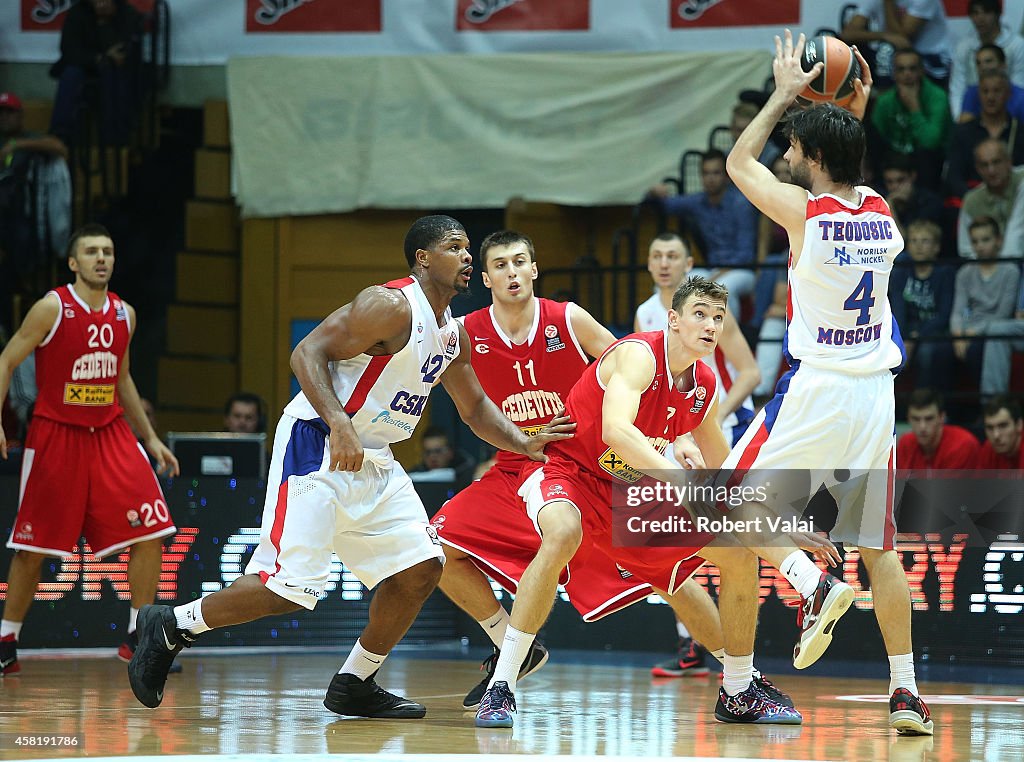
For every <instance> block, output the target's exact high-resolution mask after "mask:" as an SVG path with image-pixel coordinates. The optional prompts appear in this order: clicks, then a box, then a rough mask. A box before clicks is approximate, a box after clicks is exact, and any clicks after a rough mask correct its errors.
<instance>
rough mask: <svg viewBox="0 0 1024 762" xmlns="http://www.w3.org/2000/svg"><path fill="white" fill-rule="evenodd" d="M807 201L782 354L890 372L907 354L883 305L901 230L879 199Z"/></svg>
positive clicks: (852, 369)
mask: <svg viewBox="0 0 1024 762" xmlns="http://www.w3.org/2000/svg"><path fill="white" fill-rule="evenodd" d="M855 190H856V191H857V193H858V194H859V197H860V198H859V203H851V202H849V201H845V200H843V199H840V198H838V197H836V196H833V195H831V194H822V195H820V196H811V195H810V194H808V199H807V221H806V223H805V225H804V244H803V249H802V250H801V252H800V256H799V258H798V259H797V260H796V263H795V264H794V262H793V258H792V255H791V256H790V269H789V295H788V298H787V304H786V323H787V325H786V338H785V345H784V347H785V351H786V359H787V360H789V362H790V365H792V364H793V363H794V361H797V362H801V363H806V364H807V365H809V366H811V367H815V368H822V369H825V370H835V371H839V372H842V373H849V374H853V375H869V374H872V373H878V372H881V371H884V370H889V371H892V372H893V373H895V372H897V371H898V370H899V369H900V368H901V367H902V365H903V363H904V361H905V360H906V353H905V351H904V348H903V339H902V338H901V336H900V330H899V326H897V325H896V320H895V319H894V318H893V316H892V310H891V309H890V307H889V298H888V292H889V274H890V272H891V271H892V265H893V261H894V260H895V259H896V255H897V254H899V253H900V252H901V251H902V250H903V236H902V235H901V234H900V231H899V229H898V228H897V227H896V222H895V220H893V218H892V213H891V212H890V211H889V206H888V204H886V202H885V200H884V199H883V198H882V197H881V196H879V195H878V194H877V193H875V192H874V191H873V190H871V189H870V188H868V187H865V186H857V187H856V188H855Z"/></svg>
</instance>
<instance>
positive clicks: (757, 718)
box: [715, 681, 804, 725]
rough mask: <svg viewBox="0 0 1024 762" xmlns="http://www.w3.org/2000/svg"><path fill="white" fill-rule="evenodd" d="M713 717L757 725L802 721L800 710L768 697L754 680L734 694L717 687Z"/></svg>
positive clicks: (790, 723)
mask: <svg viewBox="0 0 1024 762" xmlns="http://www.w3.org/2000/svg"><path fill="white" fill-rule="evenodd" d="M715 719H716V720H718V721H719V722H738V723H750V724H757V725H799V724H801V723H802V722H803V721H804V718H803V716H802V715H801V714H800V712H798V711H797V710H796V709H794V708H793V707H791V706H785V705H784V704H780V703H779V702H778V701H776V700H774V699H772V698H770V697H769V696H768V694H767V693H765V692H764V691H763V690H761V687H760V686H759V685H758V684H757V682H755V681H751V683H750V685H749V686H747V689H746V690H745V691H743V692H741V693H737V694H736V695H735V696H730V695H729V694H728V693H726V692H725V688H719V689H718V704H717V705H716V706H715Z"/></svg>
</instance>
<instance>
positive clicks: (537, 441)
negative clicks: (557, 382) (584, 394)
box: [526, 409, 576, 463]
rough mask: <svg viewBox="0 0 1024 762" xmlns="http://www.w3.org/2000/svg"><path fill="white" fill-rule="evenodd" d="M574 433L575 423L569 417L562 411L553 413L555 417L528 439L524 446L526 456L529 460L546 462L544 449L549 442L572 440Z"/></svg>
mask: <svg viewBox="0 0 1024 762" xmlns="http://www.w3.org/2000/svg"><path fill="white" fill-rule="evenodd" d="M575 431H576V422H575V421H574V420H573V419H572V418H570V417H569V415H568V414H567V413H566V412H565V410H564V409H562V410H559V411H558V412H557V413H555V417H554V418H552V419H551V420H550V421H548V422H547V423H545V424H544V427H543V428H542V429H541V430H540V431H539V432H538V433H537V434H535V435H534V436H532V437H530V439H529V441H528V442H527V444H526V455H527V456H528V457H529V458H530V460H539V461H540V462H542V463H546V462H547V460H548V459H547V457H546V456H545V455H544V447H545V445H547V444H549V443H550V442H558V441H560V440H562V439H572V437H573V434H574V433H575Z"/></svg>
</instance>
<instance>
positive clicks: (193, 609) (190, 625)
mask: <svg viewBox="0 0 1024 762" xmlns="http://www.w3.org/2000/svg"><path fill="white" fill-rule="evenodd" d="M174 618H175V619H177V620H178V629H179V630H188V631H189V632H191V633H192V634H193V635H198V634H199V633H201V632H206V631H207V630H209V629H210V625H208V624H207V623H206V620H205V619H203V599H202V598H196V599H195V600H194V601H192V603H183V604H181V605H180V606H175V607H174Z"/></svg>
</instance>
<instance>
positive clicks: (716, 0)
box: [669, 0, 838, 29]
mask: <svg viewBox="0 0 1024 762" xmlns="http://www.w3.org/2000/svg"><path fill="white" fill-rule="evenodd" d="M837 14H838V11H837ZM669 24H670V26H671V27H672V28H673V29H690V28H692V27H707V26H768V25H775V24H789V25H790V26H798V25H799V24H800V0H772V1H771V2H762V3H752V2H750V1H749V0H672V2H670V3H669Z"/></svg>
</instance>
